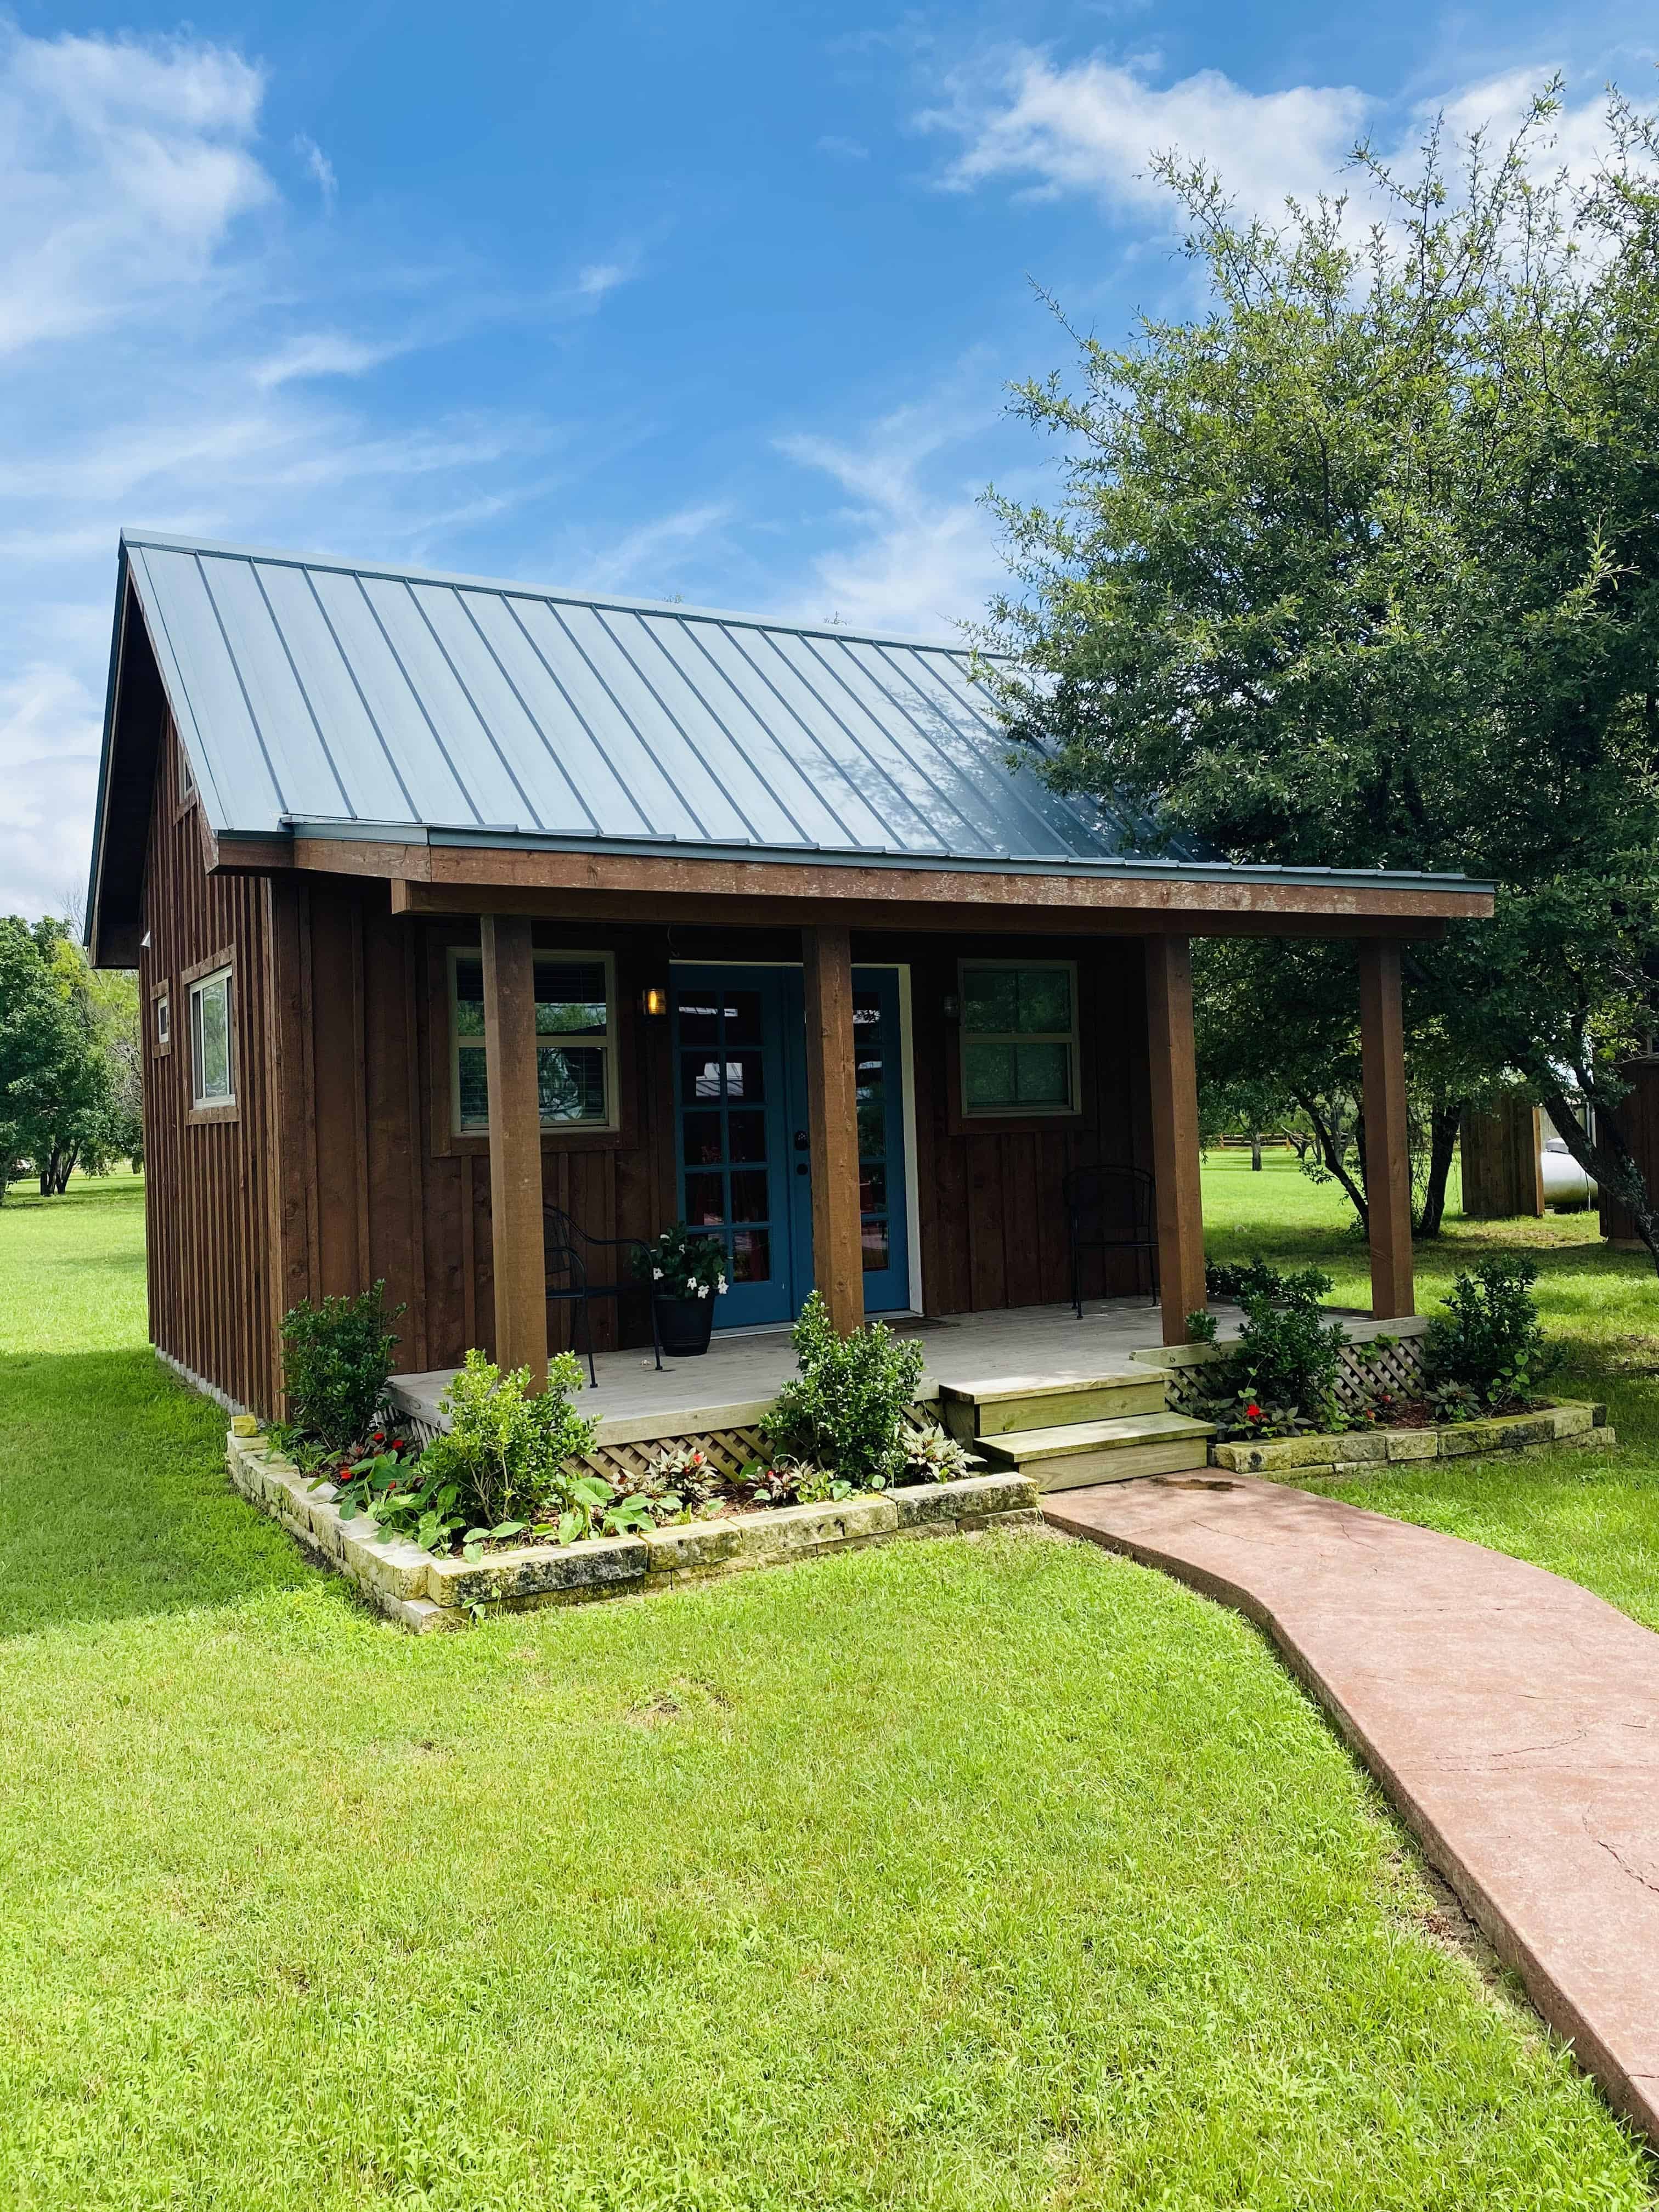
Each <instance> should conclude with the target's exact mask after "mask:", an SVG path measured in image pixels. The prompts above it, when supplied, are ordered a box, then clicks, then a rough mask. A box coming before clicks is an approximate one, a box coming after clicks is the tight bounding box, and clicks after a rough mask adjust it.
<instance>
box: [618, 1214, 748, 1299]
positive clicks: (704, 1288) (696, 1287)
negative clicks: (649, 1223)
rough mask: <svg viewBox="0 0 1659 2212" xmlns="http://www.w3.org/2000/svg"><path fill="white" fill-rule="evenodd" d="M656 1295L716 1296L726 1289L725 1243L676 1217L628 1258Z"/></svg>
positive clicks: (681, 1296) (678, 1296)
mask: <svg viewBox="0 0 1659 2212" xmlns="http://www.w3.org/2000/svg"><path fill="white" fill-rule="evenodd" d="M629 1265H630V1266H631V1267H633V1270H634V1273H635V1274H636V1275H638V1276H639V1277H640V1279H641V1281H644V1282H648V1283H649V1284H650V1285H651V1290H652V1294H653V1297H659V1298H706V1297H720V1295H721V1293H722V1292H723V1291H725V1289H726V1247H725V1245H724V1244H723V1243H721V1241H720V1238H719V1237H711V1236H710V1235H709V1234H708V1231H706V1230H701V1229H690V1228H688V1227H687V1225H686V1224H685V1223H684V1221H677V1222H675V1223H674V1224H673V1225H672V1227H671V1228H668V1229H665V1230H664V1231H663V1232H662V1234H661V1235H660V1236H659V1237H654V1238H653V1240H652V1242H651V1243H649V1244H647V1245H644V1246H642V1247H641V1248H640V1249H637V1250H636V1251H635V1252H634V1253H633V1254H632V1255H631V1257H630V1260H629Z"/></svg>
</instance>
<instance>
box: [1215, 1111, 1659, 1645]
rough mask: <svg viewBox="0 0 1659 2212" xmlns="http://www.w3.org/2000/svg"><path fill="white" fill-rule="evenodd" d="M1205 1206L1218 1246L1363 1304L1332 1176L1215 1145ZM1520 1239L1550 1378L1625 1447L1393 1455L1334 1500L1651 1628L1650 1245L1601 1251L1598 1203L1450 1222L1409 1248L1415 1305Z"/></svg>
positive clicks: (1654, 1306)
mask: <svg viewBox="0 0 1659 2212" xmlns="http://www.w3.org/2000/svg"><path fill="white" fill-rule="evenodd" d="M1204 1209H1205V1242H1206V1247H1207V1249H1209V1251H1210V1253H1211V1254H1212V1256H1214V1257H1218V1258H1219V1257H1226V1258H1242V1257H1245V1256H1247V1255H1249V1254H1250V1253H1252V1252H1256V1251H1259V1252H1261V1253H1262V1254H1263V1255H1265V1256H1266V1257H1267V1258H1268V1259H1270V1260H1273V1261H1279V1262H1280V1263H1284V1262H1287V1261H1289V1262H1297V1261H1310V1260H1313V1261H1318V1263H1319V1265H1320V1266H1322V1267H1324V1268H1326V1269H1327V1270H1328V1273H1331V1274H1333V1275H1334V1276H1335V1277H1336V1279H1337V1289H1336V1292H1335V1295H1336V1297H1339V1298H1341V1299H1344V1300H1346V1301H1347V1302H1349V1303H1351V1304H1356V1305H1363V1304H1369V1303H1370V1287H1369V1276H1368V1272H1367V1263H1366V1258H1365V1249H1364V1245H1363V1244H1362V1243H1360V1242H1359V1241H1358V1239H1357V1238H1356V1237H1353V1236H1352V1233H1351V1232H1350V1231H1348V1230H1347V1229H1346V1226H1345V1222H1346V1219H1348V1218H1352V1216H1351V1212H1350V1209H1349V1208H1348V1207H1347V1206H1346V1204H1345V1203H1344V1202H1342V1201H1341V1200H1340V1199H1339V1197H1338V1195H1337V1194H1335V1192H1334V1188H1333V1187H1332V1186H1325V1187H1323V1188H1320V1187H1317V1186H1316V1185H1314V1184H1313V1183H1311V1182H1309V1181H1308V1179H1307V1177H1306V1176H1304V1175H1303V1174H1302V1173H1301V1172H1300V1170H1298V1169H1297V1165H1296V1163H1295V1161H1294V1160H1293V1159H1292V1158H1291V1157H1290V1155H1289V1154H1288V1153H1282V1152H1281V1153H1279V1154H1276V1155H1275V1154H1270V1155H1268V1158H1267V1164H1266V1165H1265V1166H1264V1167H1263V1169H1262V1171H1261V1174H1260V1175H1256V1174H1253V1173H1252V1172H1251V1170H1250V1164H1249V1154H1248V1153H1241V1152H1212V1154H1211V1155H1210V1158H1209V1160H1208V1162H1207V1163H1206V1169H1205V1176H1204ZM1517 1245H1522V1246H1524V1247H1525V1248H1526V1249H1528V1250H1530V1251H1531V1252H1532V1253H1533V1255H1534V1257H1535V1258H1536V1259H1537V1261H1538V1263H1539V1269H1540V1274H1539V1283H1538V1294H1539V1304H1540V1308H1541V1311H1542V1313H1543V1316H1544V1319H1545V1322H1546V1323H1547V1327H1548V1328H1549V1330H1550V1332H1551V1334H1552V1335H1553V1336H1554V1337H1555V1338H1556V1339H1557V1340H1559V1343H1560V1344H1561V1345H1562V1346H1563V1349H1564V1352H1565V1362H1564V1364H1563V1366H1562V1368H1561V1370H1559V1373H1558V1374H1556V1375H1554V1376H1552V1377H1551V1378H1550V1388H1551V1389H1555V1390H1559V1392H1560V1393H1562V1395H1566V1396H1578V1397H1595V1398H1602V1399H1605V1400H1606V1401H1607V1418H1608V1419H1609V1420H1611V1421H1612V1423H1613V1426H1614V1427H1615V1428H1616V1429H1617V1431H1618V1432H1619V1439H1620V1449H1619V1450H1618V1451H1617V1452H1614V1453H1611V1454H1607V1455H1603V1454H1601V1453H1599V1452H1574V1451H1559V1452H1553V1453H1550V1454H1549V1455H1547V1456H1545V1457H1542V1458H1539V1459H1530V1458H1528V1459H1507V1460H1506V1459H1493V1460H1485V1461H1482V1462H1479V1463H1478V1464H1476V1465H1474V1466H1469V1465H1468V1464H1466V1463H1464V1462H1459V1461H1449V1462H1442V1461H1437V1462H1430V1463H1426V1464H1425V1465H1423V1466H1422V1467H1420V1468H1411V1467H1409V1466H1408V1465H1407V1464H1404V1463H1402V1465H1401V1468H1399V1470H1398V1472H1397V1473H1395V1474H1392V1475H1390V1476H1389V1477H1386V1478H1384V1479H1382V1480H1366V1481H1358V1482H1354V1483H1351V1484H1349V1485H1347V1486H1346V1487H1345V1488H1344V1489H1343V1490H1342V1491H1341V1492H1340V1494H1341V1495H1342V1496H1344V1497H1347V1498H1352V1500H1353V1501H1354V1503H1355V1504H1359V1505H1365V1506H1370V1508H1372V1509H1373V1510H1376V1511H1377V1512H1383V1513H1393V1514H1395V1515H1397V1516H1399V1517H1400V1518H1401V1520H1406V1521H1418V1522H1422V1523H1423V1524H1424V1525H1425V1527H1428V1528H1444V1529H1447V1530H1449V1532H1450V1533H1451V1534H1453V1535H1456V1536H1468V1537H1469V1538H1471V1539H1473V1540H1474V1541H1475V1542H1477V1543H1481V1544H1490V1545H1491V1546H1492V1547H1493V1548H1494V1549H1495V1550H1498V1551H1501V1552H1511V1553H1515V1554H1516V1556H1517V1557H1518V1558H1521V1559H1532V1560H1534V1561H1535V1562H1536V1563H1537V1564H1538V1565H1540V1566H1542V1567H1548V1568H1550V1569H1551V1570H1553V1572H1555V1573H1556V1574H1560V1575H1568V1576H1570V1577H1571V1578H1572V1579H1573V1580H1574V1581H1575V1582H1581V1583H1586V1584H1587V1585H1588V1586H1589V1588H1590V1589H1594V1590H1599V1591H1600V1592H1601V1595H1602V1596H1603V1597H1605V1598H1607V1599H1608V1600H1609V1601H1611V1602H1612V1603H1613V1604H1614V1605H1617V1606H1620V1607H1623V1609H1624V1610H1625V1611H1626V1613H1633V1614H1634V1615H1635V1616H1636V1618H1637V1619H1638V1620H1643V1621H1645V1622H1646V1623H1647V1625H1648V1626H1650V1628H1659V1383H1656V1377H1659V1279H1656V1278H1655V1275H1654V1272H1653V1267H1652V1265H1651V1263H1650V1261H1649V1260H1648V1259H1647V1257H1646V1255H1645V1254H1644V1255H1637V1254H1635V1253H1627V1252H1611V1251H1609V1250H1608V1249H1607V1247H1606V1246H1605V1245H1604V1244H1603V1243H1602V1242H1601V1237H1600V1235H1599V1233H1598V1231H1597V1228H1596V1219H1595V1215H1594V1214H1593V1213H1548V1214H1546V1215H1545V1217H1544V1218H1543V1219H1542V1220H1541V1221H1499V1222H1489V1221H1469V1222H1466V1221H1463V1220H1462V1219H1461V1218H1455V1219H1453V1220H1452V1221H1451V1222H1449V1224H1448V1225H1447V1228H1446V1231H1445V1233H1444V1235H1443V1237H1439V1238H1437V1239H1435V1240H1434V1241H1433V1242H1432V1243H1419V1246H1418V1248H1417V1275H1418V1307H1419V1311H1422V1312H1425V1313H1432V1312H1433V1311H1434V1310H1435V1303H1436V1295H1437V1292H1438V1291H1443V1290H1444V1289H1445V1288H1446V1287H1447V1286H1448V1285H1449V1282H1450V1280H1451V1278H1452V1276H1453V1274H1454V1273H1455V1272H1456V1270H1457V1269H1458V1268H1459V1267H1468V1265H1469V1264H1470V1262H1471V1261H1473V1260H1474V1259H1476V1258H1478V1257H1479V1256H1480V1255H1481V1254H1483V1253H1486V1252H1491V1251H1495V1250H1498V1249H1500V1248H1503V1249H1513V1248H1514V1247H1516V1246H1517Z"/></svg>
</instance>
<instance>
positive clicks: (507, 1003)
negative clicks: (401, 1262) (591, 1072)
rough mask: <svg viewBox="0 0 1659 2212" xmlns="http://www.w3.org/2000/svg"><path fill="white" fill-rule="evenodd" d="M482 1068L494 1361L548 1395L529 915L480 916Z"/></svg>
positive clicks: (539, 1123)
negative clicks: (523, 1374)
mask: <svg viewBox="0 0 1659 2212" xmlns="http://www.w3.org/2000/svg"><path fill="white" fill-rule="evenodd" d="M483 995H484V1066H485V1070H486V1073H487V1074H488V1077H489V1218H490V1232H491V1239H492V1243H493V1247H494V1260H493V1267H494V1273H495V1359H496V1364H498V1365H499V1366H501V1367H502V1368H513V1367H527V1368H528V1369H529V1370H530V1379H531V1388H532V1389H536V1390H542V1389H546V1387H547V1265H546V1261H545V1258H544V1252H543V1244H542V1115H541V1097H540V1093H539V1091H538V1085H537V1081H536V967H535V960H534V957H533V955H532V951H531V934H530V917H529V916H528V915H517V914H499V915H497V914H487V915H484V916H483Z"/></svg>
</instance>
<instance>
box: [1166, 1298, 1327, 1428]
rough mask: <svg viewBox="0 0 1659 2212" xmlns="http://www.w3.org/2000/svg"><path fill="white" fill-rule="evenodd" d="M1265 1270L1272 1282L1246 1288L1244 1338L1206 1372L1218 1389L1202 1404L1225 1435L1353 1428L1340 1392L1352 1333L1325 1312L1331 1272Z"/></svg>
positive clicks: (1240, 1336)
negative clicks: (1268, 1285)
mask: <svg viewBox="0 0 1659 2212" xmlns="http://www.w3.org/2000/svg"><path fill="white" fill-rule="evenodd" d="M1262 1273H1264V1274H1267V1275H1271V1276H1272V1278H1273V1289H1272V1290H1271V1291H1268V1290H1267V1289H1266V1288H1265V1287H1262V1286H1261V1283H1260V1281H1259V1280H1258V1282H1257V1283H1256V1285H1255V1286H1253V1287H1251V1288H1249V1289H1246V1290H1245V1291H1243V1296H1242V1303H1243V1307H1244V1322H1243V1327H1242V1328H1240V1330H1239V1333H1238V1341H1237V1346H1233V1347H1231V1349H1230V1351H1229V1354H1228V1357H1227V1358H1225V1360H1218V1361H1217V1362H1216V1364H1214V1365H1213V1366H1212V1367H1211V1368H1210V1369H1209V1370H1207V1372H1206V1378H1205V1379H1206V1382H1207V1383H1209V1384H1210V1385H1211V1386H1212V1392H1213V1395H1206V1397H1205V1398H1204V1399H1203V1400H1202V1401H1201V1402H1200V1405H1199V1407H1198V1408H1197V1410H1198V1411H1199V1412H1200V1413H1201V1414H1202V1416H1203V1418H1204V1419H1206V1420H1210V1421H1214V1422H1215V1423H1216V1424H1217V1425H1218V1427H1219V1428H1220V1429H1221V1431H1222V1433H1223V1434H1224V1435H1225V1436H1257V1437H1285V1436H1296V1435H1298V1434H1300V1433H1302V1432H1303V1431H1307V1430H1310V1429H1312V1430H1327V1429H1340V1428H1345V1427H1346V1426H1348V1425H1349V1424H1348V1422H1347V1419H1346V1416H1345V1415H1344V1413H1343V1412H1342V1409H1341V1407H1340V1405H1339V1403H1338V1401H1337V1395H1336V1378H1337V1373H1338V1370H1339V1368H1340V1363H1341V1358H1342V1352H1343V1347H1344V1346H1345V1345H1346V1342H1347V1334H1346V1330H1345V1329H1344V1328H1343V1327H1342V1324H1341V1323H1340V1322H1326V1321H1325V1319H1324V1318H1323V1316H1322V1315H1321V1313H1320V1310H1319V1301H1320V1300H1321V1298H1322V1297H1324V1296H1325V1295H1326V1293H1327V1292H1328V1291H1329V1290H1330V1289H1331V1287H1332V1284H1331V1278H1330V1277H1329V1276H1328V1275H1326V1274H1322V1273H1321V1272H1320V1270H1319V1269H1318V1268H1317V1267H1304V1268H1303V1269H1302V1270H1301V1272H1300V1273H1297V1274H1294V1275H1281V1274H1279V1273H1277V1271H1276V1270H1274V1269H1272V1268H1267V1269H1264V1270H1263V1271H1262Z"/></svg>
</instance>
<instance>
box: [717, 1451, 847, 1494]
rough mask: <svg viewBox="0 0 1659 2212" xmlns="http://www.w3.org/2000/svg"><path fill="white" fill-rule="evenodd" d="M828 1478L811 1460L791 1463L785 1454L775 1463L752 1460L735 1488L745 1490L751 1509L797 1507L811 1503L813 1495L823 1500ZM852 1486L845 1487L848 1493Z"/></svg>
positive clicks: (792, 1460) (739, 1477)
mask: <svg viewBox="0 0 1659 2212" xmlns="http://www.w3.org/2000/svg"><path fill="white" fill-rule="evenodd" d="M828 1480H829V1477H828V1476H827V1475H826V1474H825V1473H824V1470H823V1468H820V1467H814V1466H813V1465H812V1463H811V1461H810V1460H799V1459H791V1458H789V1457H788V1455H787V1454H785V1455H780V1456H779V1457H778V1458H776V1459H773V1460H764V1459H751V1460H750V1461H749V1462H748V1463H747V1464H746V1465H745V1466H744V1468H743V1469H742V1471H741V1473H740V1474H738V1488H739V1489H740V1490H746V1491H747V1492H748V1493H749V1499H750V1504H754V1505H799V1504H806V1503H809V1502H810V1498H811V1496H813V1495H816V1496H825V1495H827V1494H828V1493H827V1492H824V1491H823V1489H822V1487H821V1486H822V1484H823V1483H824V1482H827V1481H828ZM850 1489H851V1485H850V1484H848V1490H849V1491H850Z"/></svg>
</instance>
